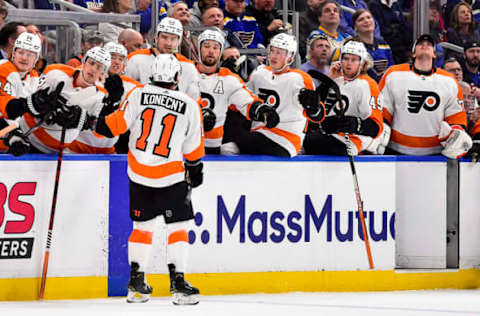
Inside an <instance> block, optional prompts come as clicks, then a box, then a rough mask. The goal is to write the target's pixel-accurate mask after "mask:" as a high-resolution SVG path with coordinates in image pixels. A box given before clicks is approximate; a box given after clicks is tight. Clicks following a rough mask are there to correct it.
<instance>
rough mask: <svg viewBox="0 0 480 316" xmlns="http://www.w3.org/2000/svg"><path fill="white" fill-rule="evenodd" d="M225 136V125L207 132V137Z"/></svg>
mask: <svg viewBox="0 0 480 316" xmlns="http://www.w3.org/2000/svg"><path fill="white" fill-rule="evenodd" d="M222 136H223V125H222V126H218V127H215V128H214V129H212V130H211V131H208V132H205V138H221V137H222Z"/></svg>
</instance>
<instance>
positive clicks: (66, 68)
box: [43, 64, 77, 77]
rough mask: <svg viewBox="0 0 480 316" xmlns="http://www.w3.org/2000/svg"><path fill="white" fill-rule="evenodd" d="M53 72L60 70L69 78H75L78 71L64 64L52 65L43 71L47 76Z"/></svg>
mask: <svg viewBox="0 0 480 316" xmlns="http://www.w3.org/2000/svg"><path fill="white" fill-rule="evenodd" d="M52 70H60V71H62V72H64V73H66V74H67V75H68V76H69V77H73V74H74V73H75V71H77V70H76V69H75V68H73V67H70V66H68V65H64V64H51V65H48V66H47V67H46V68H45V70H44V71H43V73H44V74H47V73H49V72H50V71H52Z"/></svg>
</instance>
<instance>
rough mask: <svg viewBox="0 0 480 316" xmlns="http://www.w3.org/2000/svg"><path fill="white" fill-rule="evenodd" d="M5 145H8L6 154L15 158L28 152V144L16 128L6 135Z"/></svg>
mask: <svg viewBox="0 0 480 316" xmlns="http://www.w3.org/2000/svg"><path fill="white" fill-rule="evenodd" d="M5 144H6V145H8V151H7V153H9V154H12V155H14V156H15V157H19V156H23V155H25V154H27V153H28V152H29V151H30V143H29V142H28V141H27V140H26V139H25V137H24V135H23V133H22V132H21V131H20V130H19V129H18V128H17V129H15V130H13V131H11V132H10V133H8V134H7V136H6V137H5Z"/></svg>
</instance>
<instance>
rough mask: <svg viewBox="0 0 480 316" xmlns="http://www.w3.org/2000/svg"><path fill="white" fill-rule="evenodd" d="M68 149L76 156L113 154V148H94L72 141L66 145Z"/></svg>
mask: <svg viewBox="0 0 480 316" xmlns="http://www.w3.org/2000/svg"><path fill="white" fill-rule="evenodd" d="M68 149H70V150H71V151H73V152H74V153H76V154H114V153H115V148H114V147H95V146H90V145H87V144H84V143H82V142H79V141H78V140H74V141H73V142H71V143H70V145H68Z"/></svg>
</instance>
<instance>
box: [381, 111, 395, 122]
mask: <svg viewBox="0 0 480 316" xmlns="http://www.w3.org/2000/svg"><path fill="white" fill-rule="evenodd" d="M383 119H384V120H385V121H387V123H388V124H390V125H392V121H393V115H392V114H391V113H390V111H388V110H387V108H383Z"/></svg>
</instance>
